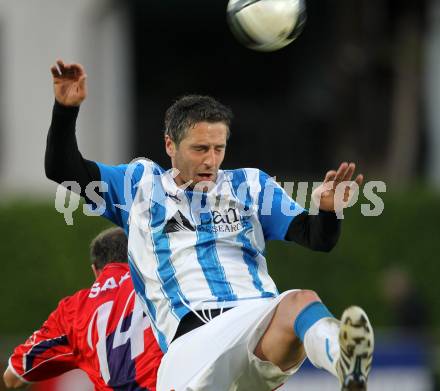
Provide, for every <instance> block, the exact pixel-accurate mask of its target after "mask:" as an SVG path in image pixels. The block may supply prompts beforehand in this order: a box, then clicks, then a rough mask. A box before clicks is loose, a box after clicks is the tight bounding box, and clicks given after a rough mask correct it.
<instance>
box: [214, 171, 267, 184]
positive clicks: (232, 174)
mask: <svg viewBox="0 0 440 391" xmlns="http://www.w3.org/2000/svg"><path fill="white" fill-rule="evenodd" d="M223 172H224V173H225V176H226V177H227V178H228V179H229V180H230V181H231V182H232V183H233V184H235V185H240V184H241V183H243V182H246V183H248V184H249V185H250V186H257V187H259V186H260V185H261V183H264V182H265V181H266V180H267V178H270V176H269V175H268V174H266V173H265V172H264V171H262V170H260V169H259V168H253V167H245V168H238V169H234V170H224V171H223Z"/></svg>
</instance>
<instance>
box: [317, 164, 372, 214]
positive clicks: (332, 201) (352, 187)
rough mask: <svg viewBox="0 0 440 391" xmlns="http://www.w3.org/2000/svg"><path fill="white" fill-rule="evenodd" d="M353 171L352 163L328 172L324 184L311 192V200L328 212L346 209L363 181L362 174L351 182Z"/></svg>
mask: <svg viewBox="0 0 440 391" xmlns="http://www.w3.org/2000/svg"><path fill="white" fill-rule="evenodd" d="M355 169H356V164H354V163H350V164H348V163H341V165H340V166H339V168H338V170H337V171H335V170H331V171H328V172H327V174H326V175H325V179H324V182H323V183H322V184H321V185H320V186H318V187H317V188H316V189H315V190H314V191H313V194H312V200H313V202H314V203H315V205H317V206H319V209H321V210H325V211H328V212H335V211H341V210H343V209H344V208H345V207H347V206H348V205H349V204H350V201H351V199H352V198H353V195H354V194H355V193H356V192H357V191H358V189H359V187H360V186H361V185H362V182H363V180H364V177H363V175H362V174H359V175H358V176H357V177H356V179H355V180H354V181H353V180H352V177H353V174H354V171H355Z"/></svg>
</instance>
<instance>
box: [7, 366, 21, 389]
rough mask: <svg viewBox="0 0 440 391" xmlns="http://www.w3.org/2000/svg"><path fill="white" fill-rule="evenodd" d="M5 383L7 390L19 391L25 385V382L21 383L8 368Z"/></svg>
mask: <svg viewBox="0 0 440 391" xmlns="http://www.w3.org/2000/svg"><path fill="white" fill-rule="evenodd" d="M3 382H4V383H5V386H6V388H7V389H17V388H21V387H23V386H24V385H25V383H24V382H23V381H21V380H20V379H19V378H18V377H17V376H15V374H14V373H13V372H12V371H11V369H10V368H9V367H8V368H7V369H6V371H5V373H4V374H3Z"/></svg>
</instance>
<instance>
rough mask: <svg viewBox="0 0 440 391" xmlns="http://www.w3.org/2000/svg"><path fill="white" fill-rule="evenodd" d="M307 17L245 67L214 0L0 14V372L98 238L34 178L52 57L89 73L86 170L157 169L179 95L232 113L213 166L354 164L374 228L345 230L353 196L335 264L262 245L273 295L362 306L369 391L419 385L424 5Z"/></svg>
mask: <svg viewBox="0 0 440 391" xmlns="http://www.w3.org/2000/svg"><path fill="white" fill-rule="evenodd" d="M307 4H308V11H309V18H308V21H307V25H306V29H305V31H304V33H303V34H302V36H301V37H300V38H299V39H298V41H297V42H295V43H294V44H292V45H290V46H289V47H287V48H285V49H283V50H281V51H279V52H275V53H266V54H261V53H256V52H252V51H249V50H247V49H245V48H243V47H242V46H240V45H239V44H238V43H237V42H236V41H235V40H234V38H233V37H232V35H231V34H230V32H229V30H228V28H227V25H226V22H225V7H226V1H225V0H210V1H209V2H207V1H202V0H186V1H182V0H166V1H164V0H160V1H159V0H149V1H145V0H144V1H141V0H130V1H116V0H114V1H111V0H76V1H75V2H71V1H67V0H39V1H38V2H35V1H32V0H0V197H1V198H0V243H1V247H0V248H1V255H2V261H1V262H2V265H1V269H0V270H1V274H0V276H1V280H2V282H1V284H0V297H1V299H2V311H1V316H0V319H1V321H0V362H1V363H2V365H4V364H5V363H6V360H7V357H8V354H9V352H10V349H11V348H12V346H14V344H15V343H17V342H19V341H21V340H22V339H23V338H24V337H25V336H27V335H29V334H30V333H31V332H32V331H33V330H34V329H35V328H37V327H38V326H39V325H40V324H41V322H42V321H43V320H44V319H45V318H46V317H47V315H48V313H49V312H50V311H51V310H52V309H53V308H54V307H55V306H56V304H57V302H58V300H59V299H61V298H62V297H63V296H65V295H68V294H70V293H72V292H74V291H75V290H77V289H79V288H82V287H86V286H88V285H89V284H90V283H91V282H92V274H91V272H90V269H89V261H88V243H89V242H90V240H91V239H92V238H93V237H94V235H95V234H96V233H98V232H99V231H100V230H101V229H102V228H104V227H107V226H108V225H109V224H108V223H107V222H106V221H104V220H103V219H101V218H91V217H85V216H83V214H82V212H81V211H80V210H78V211H77V212H76V213H75V214H74V225H73V226H67V225H66V224H65V222H64V219H63V216H62V215H61V214H60V213H58V212H57V211H56V210H55V208H54V198H55V191H56V186H55V185H54V184H52V183H50V182H49V181H48V180H47V179H46V178H45V177H44V171H43V156H44V146H45V136H46V132H47V127H48V124H49V121H50V110H51V105H52V102H53V96H52V90H51V80H50V74H49V66H50V64H51V63H53V61H54V60H55V59H56V58H57V57H61V58H63V59H65V60H66V61H78V62H81V63H82V64H83V65H84V66H85V67H86V71H87V74H88V77H89V98H88V99H87V101H86V103H85V104H84V105H83V107H82V109H81V114H80V120H79V126H78V127H79V129H80V130H79V133H78V134H79V144H80V149H81V150H82V151H83V154H84V155H85V156H86V157H89V158H92V159H95V160H100V161H104V162H106V163H121V162H126V161H129V160H131V159H133V158H135V157H138V156H147V157H149V158H151V159H153V160H155V161H157V162H159V163H160V164H161V165H163V166H165V167H168V165H169V162H168V161H167V159H166V156H165V154H164V153H163V147H162V133H161V132H162V129H163V125H162V122H163V114H164V111H165V109H166V108H167V107H168V106H169V104H170V103H171V102H172V100H173V98H175V97H178V96H180V95H182V94H184V93H189V92H191V93H192V92H195V93H206V94H211V95H214V96H216V97H218V98H219V99H220V100H221V101H223V102H225V103H226V104H228V105H229V106H231V107H232V109H233V110H234V112H235V116H236V119H235V121H234V124H233V128H232V138H231V140H230V146H229V147H228V152H227V158H226V161H225V163H224V166H225V167H227V168H232V167H237V166H252V167H255V166H257V167H259V168H261V169H264V170H265V171H267V172H269V173H270V174H271V175H276V176H277V179H278V180H280V181H288V180H294V181H295V182H298V181H310V182H312V181H319V180H321V179H322V177H323V175H324V173H325V171H326V170H327V169H329V168H332V167H335V166H336V165H337V164H338V163H339V162H340V161H341V160H354V161H356V162H357V163H358V167H359V169H360V170H361V171H362V172H363V173H364V174H365V176H366V180H367V181H368V180H378V181H384V182H385V183H386V185H387V192H386V193H384V194H380V196H381V197H382V198H383V199H384V204H385V209H384V212H383V213H382V214H381V215H380V216H377V217H364V216H362V215H361V209H360V203H362V202H364V203H368V201H367V200H362V199H361V200H360V202H358V203H357V204H356V205H355V206H354V207H352V208H351V209H350V210H349V211H348V212H346V217H347V218H346V221H344V223H343V236H342V238H341V241H340V242H339V244H338V246H337V248H336V249H335V250H334V251H332V252H331V253H330V254H316V253H312V252H310V251H306V250H303V249H301V248H299V247H298V246H289V245H286V244H282V243H281V244H279V243H271V244H270V245H269V248H268V259H269V262H268V263H269V269H270V271H271V274H272V276H273V277H274V279H275V281H276V282H277V284H278V286H279V288H280V290H283V289H287V288H289V287H307V288H311V289H315V290H317V291H318V292H319V294H320V296H321V297H322V298H323V299H324V300H325V302H326V303H327V304H328V305H329V307H330V308H332V309H333V310H334V313H335V314H336V315H339V314H340V312H341V311H342V309H343V308H344V307H345V306H347V305H348V304H351V303H357V304H359V305H361V306H363V307H364V308H366V310H367V311H368V313H369V314H370V317H371V320H372V322H373V324H374V326H375V327H376V329H377V330H378V336H379V347H380V349H379V350H380V352H379V355H378V357H377V365H376V368H377V369H376V373H377V374H378V375H377V378H376V379H375V383H374V387H372V388H371V389H372V390H373V391H374V390H375V389H386V390H391V389H397V388H399V390H400V391H403V390H410V391H422V390H434V389H435V388H434V387H435V386H434V381H433V379H434V377H435V376H437V377H438V374H439V372H440V360H439V358H440V354H439V351H440V350H439V346H440V345H439V343H440V336H439V324H440V305H439V293H440V290H439V287H438V282H437V281H438V276H439V270H440V268H439V266H438V253H439V250H440V245H439V236H440V235H439V234H440V228H439V223H438V222H439V221H440V209H439V207H438V204H439V201H440V190H439V189H440V111H439V110H438V108H437V105H438V102H440V2H439V1H437V0H431V1H429V0H425V1H417V2H416V1H407V0H403V1H397V0H359V1H356V2H354V1H351V0H320V1H309V2H308V3H307ZM402 368H405V371H402ZM0 369H1V368H0ZM413 370H414V371H416V372H411V371H413ZM381 371H382V372H381ZM383 371H385V372H383ZM387 371H388V372H387ZM393 371H394V372H393ZM396 371H397V372H396ZM305 372H307V371H305ZM381 373H382V374H385V375H384V376H383V377H380V376H379V374H381ZM396 373H398V374H399V376H396ZM373 374H374V372H373ZM405 374H407V375H408V374H411V376H412V378H413V379H419V380H417V381H416V382H415V383H414V382H413V383H411V382H409V380H408V379H407V378H406V377H405ZM417 376H420V377H417ZM391 379H392V382H391V384H392V386H391V385H387V386H384V384H385V383H384V382H386V381H387V380H391ZM399 379H400V383H399ZM307 381H308V380H307V379H304V383H303V384H302V386H301V388H300V389H303V390H305V389H307V387H311V386H310V385H307ZM326 381H327V380H323V383H322V384H321V385H320V388H321V389H326V388H325V387H326V386H325V385H324V384H328V383H326ZM380 382H382V383H380ZM387 384H388V383H387ZM329 387H330V388H328V389H335V383H331V385H330V386H329ZM331 387H333V388H331ZM392 387H395V388H392ZM405 387H406V388H405ZM438 387H439V386H437V388H436V389H440V388H438ZM0 389H1V386H0ZM43 389H46V390H48V389H49V388H48V386H47V387H46V388H44V387H43ZM63 389H64V390H67V388H66V386H64V388H63ZM73 389H75V388H73ZM76 389H82V388H76ZM309 389H313V388H309Z"/></svg>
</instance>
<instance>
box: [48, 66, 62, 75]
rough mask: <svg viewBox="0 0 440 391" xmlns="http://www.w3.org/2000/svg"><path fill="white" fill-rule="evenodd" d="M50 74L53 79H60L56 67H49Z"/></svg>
mask: <svg viewBox="0 0 440 391" xmlns="http://www.w3.org/2000/svg"><path fill="white" fill-rule="evenodd" d="M50 73H51V74H52V76H53V77H60V76H61V72H60V70H59V69H58V67H57V66H56V65H52V66H51V67H50Z"/></svg>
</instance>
